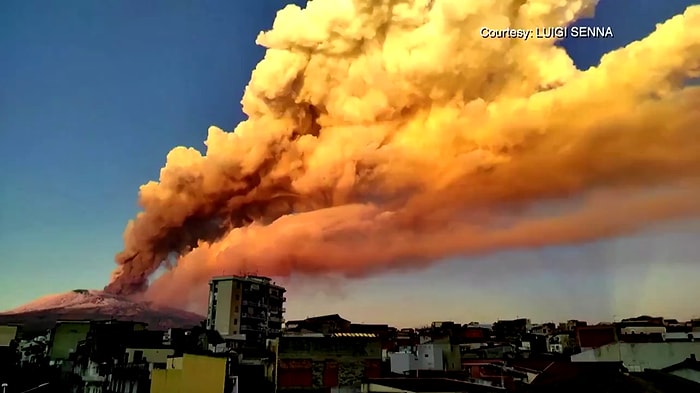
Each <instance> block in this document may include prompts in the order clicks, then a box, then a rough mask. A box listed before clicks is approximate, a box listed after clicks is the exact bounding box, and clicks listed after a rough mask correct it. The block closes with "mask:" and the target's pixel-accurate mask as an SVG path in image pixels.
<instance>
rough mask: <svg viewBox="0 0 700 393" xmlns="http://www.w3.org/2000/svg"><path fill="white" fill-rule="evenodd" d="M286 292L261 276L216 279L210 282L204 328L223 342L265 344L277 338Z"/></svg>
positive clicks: (279, 331)
mask: <svg viewBox="0 0 700 393" xmlns="http://www.w3.org/2000/svg"><path fill="white" fill-rule="evenodd" d="M284 293H285V289H284V288H283V287H281V286H278V285H275V283H273V282H272V280H271V279H270V278H267V277H260V276H250V275H249V276H228V277H215V278H213V279H212V280H211V281H210V282H209V308H208V311H207V329H213V330H216V331H218V332H219V334H221V336H222V337H223V338H224V339H243V338H244V339H245V341H246V344H249V345H253V346H259V345H264V344H265V340H266V339H268V338H276V337H279V335H280V333H281V332H282V323H283V322H284V318H283V315H284V311H285V310H284V302H285V300H286V298H285V297H284Z"/></svg>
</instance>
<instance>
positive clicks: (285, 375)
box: [278, 360, 313, 388]
mask: <svg viewBox="0 0 700 393" xmlns="http://www.w3.org/2000/svg"><path fill="white" fill-rule="evenodd" d="M311 365H312V362H311V360H280V363H279V370H278V386H279V387H280V388H290V387H300V388H301V387H303V388H310V387H312V386H313V373H312V372H311Z"/></svg>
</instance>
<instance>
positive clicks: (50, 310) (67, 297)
mask: <svg viewBox="0 0 700 393" xmlns="http://www.w3.org/2000/svg"><path fill="white" fill-rule="evenodd" d="M101 319H116V320H123V321H139V322H146V323H148V324H149V328H150V329H166V328H170V327H192V326H195V325H198V324H199V322H200V321H201V320H202V319H204V317H202V316H200V315H197V314H194V313H191V312H187V311H184V310H179V309H175V308H170V307H163V306H159V305H155V304H151V303H147V302H140V301H135V300H132V299H128V298H124V297H120V296H116V295H112V294H109V293H105V292H103V291H99V290H86V289H76V290H73V291H70V292H65V293H60V294H55V295H48V296H44V297H41V298H39V299H36V300H34V301H32V302H29V303H27V304H25V305H23V306H20V307H17V308H15V309H12V310H9V311H6V312H3V313H0V323H22V324H23V325H25V328H28V329H29V330H36V329H39V330H41V329H48V328H51V327H52V326H53V325H54V324H55V323H56V321H57V320H101Z"/></svg>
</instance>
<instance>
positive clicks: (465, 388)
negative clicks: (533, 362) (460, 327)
mask: <svg viewBox="0 0 700 393" xmlns="http://www.w3.org/2000/svg"><path fill="white" fill-rule="evenodd" d="M367 383H370V384H375V385H381V386H387V387H390V388H393V389H397V390H400V391H405V392H421V393H432V392H468V393H480V392H502V391H505V390H504V389H503V388H499V387H495V386H488V385H481V384H476V383H470V382H465V381H459V380H456V379H447V378H379V379H370V380H368V381H367Z"/></svg>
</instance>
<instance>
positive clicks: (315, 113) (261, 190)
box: [106, 0, 700, 302]
mask: <svg viewBox="0 0 700 393" xmlns="http://www.w3.org/2000/svg"><path fill="white" fill-rule="evenodd" d="M595 3H596V1H594V0H570V1H562V0H498V1H485V0H473V1H468V0H335V1H333V0H314V1H310V2H309V3H308V5H307V6H306V8H305V9H300V8H298V7H296V6H288V7H286V8H285V9H283V10H282V11H280V12H279V13H278V14H277V18H276V20H275V23H274V26H273V28H272V30H271V31H269V32H265V33H261V34H260V36H259V37H258V40H257V42H258V44H260V45H263V46H265V47H266V48H268V49H267V52H266V54H265V58H264V59H263V60H262V61H261V62H260V63H259V64H258V66H257V67H256V69H255V71H254V72H253V74H252V77H251V80H250V83H249V84H248V86H247V88H246V90H245V94H244V96H243V100H242V105H243V110H244V112H245V113H246V114H247V116H248V119H247V120H246V121H244V122H242V123H240V124H239V125H238V126H237V127H236V129H235V130H234V131H233V132H230V133H229V132H224V131H222V130H220V129H218V128H216V127H212V128H210V129H209V136H208V138H207V141H206V146H207V152H206V155H202V154H200V153H199V152H198V151H196V150H194V149H191V148H184V147H177V148H175V149H174V150H172V151H171V152H170V154H168V157H167V164H166V165H165V167H164V168H163V169H162V171H161V175H160V181H159V182H150V183H148V184H146V185H144V186H142V187H141V190H140V203H141V205H142V206H143V212H142V213H139V214H138V216H137V217H136V219H135V220H134V221H132V222H130V223H129V225H128V226H127V228H126V231H125V234H124V242H125V246H124V251H122V252H121V253H120V254H119V255H117V263H118V268H117V270H116V271H115V273H114V275H113V278H112V282H111V283H110V284H109V285H108V287H107V288H106V289H107V290H108V291H111V292H114V293H122V294H133V293H137V292H141V291H143V290H145V289H146V288H147V282H148V279H149V277H150V276H151V275H152V274H153V273H154V272H155V271H156V270H157V269H158V268H159V267H161V266H162V265H163V264H164V263H166V262H164V261H165V260H167V259H168V258H167V257H168V255H169V254H170V253H172V252H177V253H178V254H179V255H181V257H180V258H179V260H178V262H177V265H176V267H172V266H171V269H170V270H169V271H168V272H166V273H165V274H164V275H163V276H161V277H160V278H159V279H157V280H156V281H155V282H154V284H153V285H151V287H150V288H149V289H148V292H147V295H148V296H151V297H152V298H154V299H157V298H159V297H167V298H168V299H169V300H170V301H173V299H179V300H181V301H182V302H185V301H187V299H186V297H187V296H188V293H189V292H190V291H189V290H190V289H192V288H195V287H200V288H205V289H206V281H207V280H208V279H209V278H210V277H211V276H212V275H219V274H222V273H227V274H231V273H238V272H240V271H256V272H258V273H260V274H267V275H272V276H285V275H289V274H291V273H293V272H299V273H305V274H326V273H334V274H344V275H347V276H362V275H366V274H371V273H373V272H380V271H385V270H387V269H400V268H409V267H412V268H415V267H420V266H425V265H427V264H430V263H433V262H435V261H437V260H439V259H441V258H445V257H449V256H456V255H469V254H477V253H487V252H493V251H499V250H505V249H512V248H527V247H542V246H547V245H556V244H570V243H576V242H585V241H592V240H595V239H600V238H605V237H611V236H617V235H622V234H627V233H630V232H633V231H635V230H639V229H642V228H644V227H645V226H648V225H651V224H654V223H658V222H661V221H664V220H669V219H676V218H685V217H691V216H693V215H698V213H700V203H699V202H698V201H700V134H698V125H699V124H700V89H698V88H692V87H686V85H687V84H686V81H687V80H688V79H689V78H694V77H697V76H698V71H699V70H700V29H699V28H698V26H700V6H693V7H690V8H688V9H687V10H686V11H685V13H684V14H683V15H678V16H676V17H674V18H672V19H670V20H668V21H667V22H665V23H663V24H661V25H659V26H658V28H657V29H656V31H655V32H653V33H652V34H651V35H649V36H648V37H646V38H645V39H643V40H641V41H637V42H634V43H632V44H630V45H628V46H627V47H625V48H621V49H619V50H616V51H614V52H611V53H608V54H607V55H605V56H604V57H603V59H602V60H601V62H600V64H599V66H597V67H594V68H591V69H589V70H586V71H580V70H577V69H576V67H575V66H574V64H573V62H572V60H571V59H570V58H569V56H568V55H567V54H566V52H565V51H564V50H563V49H561V48H559V47H557V46H556V45H555V42H554V40H552V39H535V38H532V37H531V38H530V39H529V40H521V39H511V40H508V39H484V38H481V36H480V34H479V30H480V28H481V27H482V26H488V27H491V28H505V27H513V28H524V29H534V28H536V27H543V26H564V25H569V24H570V23H571V22H572V21H574V20H575V19H577V18H580V17H584V16H588V15H590V14H591V12H592V11H593V9H594V7H595ZM562 201H569V202H568V203H562ZM545 203H547V205H551V204H555V203H556V205H557V208H556V209H554V208H543V207H542V206H543V205H545ZM176 301H177V300H176Z"/></svg>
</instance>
